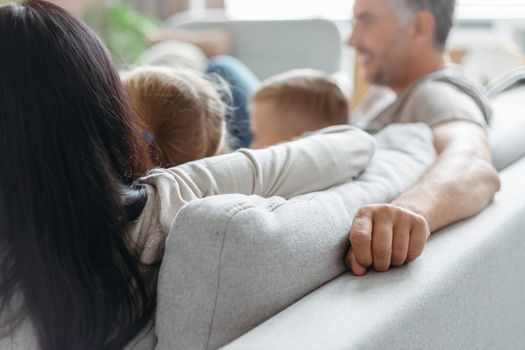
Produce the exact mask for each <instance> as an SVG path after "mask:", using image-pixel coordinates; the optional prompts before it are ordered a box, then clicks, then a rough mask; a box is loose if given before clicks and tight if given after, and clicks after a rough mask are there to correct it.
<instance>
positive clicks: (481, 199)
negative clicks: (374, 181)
mask: <svg viewBox="0 0 525 350" xmlns="http://www.w3.org/2000/svg"><path fill="white" fill-rule="evenodd" d="M498 190H499V179H498V175H497V172H496V171H495V170H494V168H493V167H492V166H491V164H490V163H489V161H488V160H487V159H483V158H482V157H480V156H479V155H476V154H472V153H468V152H465V153H463V152H461V153H459V154H458V153H454V152H443V153H442V154H441V155H440V156H439V157H438V159H437V160H436V162H435V163H434V165H433V166H432V168H431V169H430V170H429V171H428V172H427V173H426V174H425V175H424V176H423V178H422V179H421V180H420V181H419V182H418V183H417V184H416V185H414V186H413V187H412V188H411V189H409V190H408V191H406V192H405V193H403V194H401V195H400V196H399V197H398V198H397V199H395V200H394V201H393V202H392V204H394V205H398V206H400V207H403V208H406V209H409V210H411V211H414V212H416V213H418V214H420V215H422V216H423V217H424V218H425V219H426V220H427V222H428V225H429V228H430V231H431V232H434V231H436V230H438V229H440V228H442V227H444V226H446V225H449V224H451V223H454V222H456V221H459V220H462V219H465V218H468V217H470V216H472V215H475V214H477V213H478V212H480V211H481V210H482V209H483V208H485V207H486V206H487V205H488V204H489V203H490V202H491V201H492V199H493V197H494V194H495V193H496V192H497V191H498Z"/></svg>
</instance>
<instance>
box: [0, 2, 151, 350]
mask: <svg viewBox="0 0 525 350" xmlns="http://www.w3.org/2000/svg"><path fill="white" fill-rule="evenodd" d="M0 48H1V54H0V166H1V169H2V170H1V171H0V293H1V294H0V295H1V299H2V300H1V301H0V313H1V314H2V318H5V316H4V315H5V314H9V315H10V317H9V321H8V324H9V325H10V326H11V329H13V328H14V327H16V326H17V325H18V324H19V322H21V321H22V320H24V319H25V317H29V318H30V320H31V323H32V324H33V326H34V329H35V330H36V334H37V337H38V341H39V346H40V348H41V349H45V350H51V349H53V350H55V349H118V348H122V347H123V346H124V345H125V344H127V343H128V342H129V341H130V340H131V339H132V338H133V337H134V336H135V335H136V334H137V333H139V332H140V330H141V329H143V328H144V327H145V326H146V325H147V324H148V322H149V320H150V318H151V315H152V312H153V310H154V307H155V305H154V297H153V296H152V295H151V294H152V293H153V292H152V291H151V290H149V288H148V287H147V283H146V282H145V281H144V279H143V278H142V277H141V275H140V274H139V267H138V266H139V264H138V259H137V258H136V257H133V256H132V255H131V254H130V253H129V250H128V247H129V244H130V243H129V242H128V241H127V238H126V237H127V232H128V230H129V226H130V221H131V219H130V217H129V216H130V211H129V210H127V208H134V209H137V207H138V210H135V211H138V212H140V211H141V209H142V208H143V204H144V202H145V191H144V189H142V190H141V189H134V188H132V187H130V186H129V185H130V184H131V183H132V182H133V180H134V179H135V178H136V177H137V176H138V175H139V174H141V173H142V171H143V170H144V169H143V165H141V164H140V159H141V156H140V153H141V149H142V148H141V144H140V142H141V141H140V136H139V135H138V133H137V130H136V128H135V127H134V126H133V125H132V124H131V123H132V120H133V118H132V117H130V113H131V107H130V105H129V103H128V101H127V98H126V95H125V93H124V91H123V89H122V87H121V85H120V80H119V76H118V73H117V70H116V68H115V66H114V64H113V63H112V61H111V59H110V58H109V55H108V54H107V52H106V50H105V49H104V47H103V45H102V44H101V42H100V41H99V40H98V38H97V37H96V35H95V34H94V33H93V32H92V31H91V30H90V29H89V28H88V27H87V26H85V25H84V24H83V23H82V22H81V21H79V20H77V19H75V18H74V17H73V16H71V15H70V14H68V13H67V12H66V11H64V10H62V9H61V8H59V7H57V6H54V5H52V4H49V3H47V2H44V1H36V0H34V1H31V0H30V1H23V2H22V3H21V4H20V5H16V4H11V5H7V6H4V7H0ZM137 203H139V205H138V206H137ZM128 204H129V205H128ZM134 214H135V216H136V215H137V213H134ZM19 296H21V297H22V303H21V305H22V306H21V307H18V308H15V310H14V311H13V305H16V304H18V303H16V302H15V301H16V300H18V297H19Z"/></svg>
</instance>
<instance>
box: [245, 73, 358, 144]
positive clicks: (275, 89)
mask: <svg viewBox="0 0 525 350" xmlns="http://www.w3.org/2000/svg"><path fill="white" fill-rule="evenodd" d="M348 114H349V104H348V97H347V96H346V94H345V93H344V92H343V90H342V88H341V87H340V85H339V84H338V83H337V82H336V80H335V79H333V78H332V77H331V76H330V75H328V74H326V73H323V72H321V71H317V70H311V69H297V70H291V71H288V72H285V73H282V74H279V75H276V76H273V77H271V78H269V79H267V80H265V81H264V82H263V83H262V85H261V86H260V88H259V89H258V90H257V91H255V93H254V94H253V96H252V97H251V100H250V115H251V128H252V133H253V141H252V144H251V147H252V148H262V147H267V146H270V145H273V144H276V143H279V142H283V141H289V140H291V139H293V138H296V137H299V136H301V135H302V134H304V133H307V132H312V131H315V130H319V129H322V128H325V127H327V126H331V125H338V124H347V123H348Z"/></svg>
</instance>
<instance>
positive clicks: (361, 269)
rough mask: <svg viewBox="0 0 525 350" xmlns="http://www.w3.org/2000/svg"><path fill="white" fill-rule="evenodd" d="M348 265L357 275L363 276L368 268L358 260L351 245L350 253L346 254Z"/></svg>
mask: <svg viewBox="0 0 525 350" xmlns="http://www.w3.org/2000/svg"><path fill="white" fill-rule="evenodd" d="M346 266H348V268H349V269H350V270H351V271H352V273H353V274H354V275H356V276H363V275H364V274H365V273H366V270H367V268H366V267H365V266H363V265H361V264H359V262H357V260H356V258H355V254H354V251H353V249H352V247H350V249H349V250H348V253H347V254H346Z"/></svg>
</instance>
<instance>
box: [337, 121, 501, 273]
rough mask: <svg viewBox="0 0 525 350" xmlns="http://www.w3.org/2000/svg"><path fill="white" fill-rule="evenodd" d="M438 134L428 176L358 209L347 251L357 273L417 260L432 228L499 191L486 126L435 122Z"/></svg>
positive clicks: (473, 211) (459, 216)
mask: <svg viewBox="0 0 525 350" xmlns="http://www.w3.org/2000/svg"><path fill="white" fill-rule="evenodd" d="M433 134H434V145H435V147H436V151H437V153H438V157H437V159H436V161H435V163H434V164H433V165H432V167H431V168H430V169H429V170H428V172H427V173H426V174H425V175H424V176H423V178H422V179H421V180H420V181H418V182H417V183H416V184H415V185H414V186H413V187H412V188H411V189H409V190H408V191H406V192H405V193H403V194H401V195H400V196H399V197H398V198H397V199H395V200H394V201H393V202H392V203H390V204H379V205H369V206H365V207H362V208H361V209H359V211H358V212H357V213H356V215H355V217H354V220H353V222H352V228H351V230H350V236H349V238H350V242H351V247H350V249H349V251H348V253H347V256H346V262H347V264H348V266H349V267H350V269H351V270H352V272H353V273H354V274H355V275H363V274H365V273H366V271H367V269H368V267H374V269H375V270H377V271H386V270H388V269H389V268H390V266H400V265H402V264H404V263H407V262H411V261H413V260H415V259H416V258H417V257H418V256H419V255H420V254H421V253H422V251H423V248H424V245H425V243H426V241H427V238H428V236H429V235H430V232H435V231H436V230H438V229H440V228H442V227H444V226H446V225H449V224H451V223H454V222H456V221H459V220H462V219H465V218H468V217H470V216H472V215H474V214H476V213H478V212H479V211H481V210H482V209H483V208H485V207H486V206H487V205H488V204H489V203H490V202H491V201H492V199H493V197H494V194H495V193H496V192H497V191H498V190H499V187H500V183H499V177H498V174H497V172H496V170H495V169H494V168H493V167H492V165H491V163H490V145H489V141H488V137H487V134H486V132H485V130H483V129H482V128H481V127H480V126H478V125H476V124H473V123H470V122H465V121H453V122H447V123H443V124H440V125H438V126H435V127H434V128H433Z"/></svg>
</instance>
